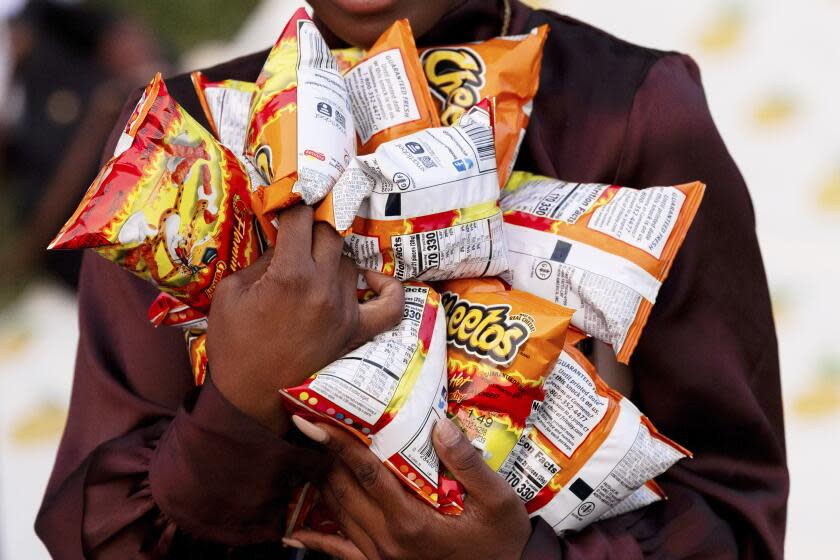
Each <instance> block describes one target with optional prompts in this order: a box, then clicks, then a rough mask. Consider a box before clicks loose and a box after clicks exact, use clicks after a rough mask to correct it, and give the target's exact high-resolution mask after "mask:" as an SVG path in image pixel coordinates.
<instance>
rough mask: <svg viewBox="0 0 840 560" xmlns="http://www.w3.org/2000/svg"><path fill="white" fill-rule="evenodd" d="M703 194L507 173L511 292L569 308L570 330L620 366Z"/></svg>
mask: <svg viewBox="0 0 840 560" xmlns="http://www.w3.org/2000/svg"><path fill="white" fill-rule="evenodd" d="M704 190H705V186H704V185H703V184H702V183H697V182H695V183H689V184H685V185H677V186H674V187H651V188H647V189H641V190H636V189H631V188H623V187H617V186H614V185H596V184H581V183H567V182H564V181H558V180H556V179H550V178H547V177H539V176H536V175H532V174H530V173H523V172H519V171H517V172H515V173H513V175H512V176H511V178H510V181H508V184H507V185H506V186H505V189H504V191H503V193H502V200H501V206H502V210H503V212H504V220H505V227H504V229H505V237H506V239H507V243H508V247H509V248H510V260H511V270H512V274H513V287H514V288H518V289H520V290H525V291H527V292H530V293H532V294H535V295H538V296H540V297H543V298H545V299H547V300H550V301H553V302H556V303H559V304H560V305H565V306H567V307H571V308H573V309H575V310H576V311H577V312H576V313H575V316H574V318H573V319H572V324H574V325H575V326H576V327H578V328H579V329H581V330H582V331H584V332H586V333H587V334H589V335H591V336H593V337H595V338H597V339H599V340H601V341H603V342H606V343H607V344H610V345H612V347H613V349H614V350H615V353H616V356H617V357H618V360H619V361H620V362H622V363H625V364H626V363H627V362H628V361H629V359H630V356H631V354H632V353H633V349H634V348H635V347H636V343H637V342H638V340H639V336H640V334H641V332H642V329H643V328H644V326H645V323H646V322H647V318H648V316H649V315H650V311H651V309H652V307H653V304H654V303H655V302H656V295H657V293H658V292H659V288H660V286H661V285H662V282H663V281H664V280H665V278H666V277H667V275H668V271H669V270H670V268H671V265H672V264H673V262H674V258H675V257H676V255H677V251H678V250H679V248H680V246H681V245H682V242H683V240H684V239H685V235H686V233H687V231H688V228H689V227H690V226H691V223H692V221H693V219H694V216H695V214H696V213H697V209H698V207H699V205H700V201H701V200H702V198H703V192H704Z"/></svg>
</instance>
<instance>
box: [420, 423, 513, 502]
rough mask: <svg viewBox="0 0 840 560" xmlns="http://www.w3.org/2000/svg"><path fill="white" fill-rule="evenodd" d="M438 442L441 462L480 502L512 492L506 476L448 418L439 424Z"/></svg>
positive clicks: (436, 448)
mask: <svg viewBox="0 0 840 560" xmlns="http://www.w3.org/2000/svg"><path fill="white" fill-rule="evenodd" d="M434 445H435V450H436V451H437V454H438V457H439V458H440V460H441V462H442V463H443V464H444V465H445V466H446V467H447V468H448V469H449V471H450V472H451V473H452V474H453V475H454V476H455V478H456V479H457V480H458V482H460V483H461V484H462V485H463V486H464V489H466V491H467V493H468V494H469V495H470V496H472V498H473V499H475V500H476V501H479V502H490V501H493V502H496V501H498V498H499V497H500V496H505V494H507V493H510V492H511V488H510V486H508V485H507V484H505V482H504V480H502V477H500V476H499V475H498V474H496V473H495V472H494V471H493V469H491V468H490V467H489V466H487V463H485V462H484V459H483V458H482V457H481V455H480V454H479V452H478V451H477V450H476V449H475V448H474V447H473V446H472V444H471V443H470V442H469V440H468V439H467V437H466V436H465V435H464V434H463V432H461V430H460V429H459V428H458V426H456V425H455V424H454V423H453V422H452V421H451V420H449V419H448V418H441V419H440V420H438V421H437V423H436V424H435V430H434Z"/></svg>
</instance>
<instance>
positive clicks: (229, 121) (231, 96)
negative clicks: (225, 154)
mask: <svg viewBox="0 0 840 560" xmlns="http://www.w3.org/2000/svg"><path fill="white" fill-rule="evenodd" d="M190 78H191V79H192V83H193V87H194V88H195V94H196V96H197V97H198V101H199V103H201V108H202V109H203V111H204V116H205V117H207V122H208V123H209V124H210V129H211V130H212V131H213V134H215V135H216V138H217V139H218V140H219V142H220V143H221V144H222V145H223V146H225V147H226V148H228V149H229V150H231V151H232V152H233V153H234V154H236V155H237V156H239V155H242V154H243V153H244V151H245V133H246V132H247V130H248V122H249V120H250V118H251V113H250V108H251V100H252V99H253V97H254V93H255V92H256V91H257V85H256V84H255V83H253V82H244V81H240V80H222V81H219V82H214V81H211V80H208V79H207V77H206V76H205V75H204V74H203V73H201V72H199V71H197V70H196V71H195V72H193V73H192V74H190Z"/></svg>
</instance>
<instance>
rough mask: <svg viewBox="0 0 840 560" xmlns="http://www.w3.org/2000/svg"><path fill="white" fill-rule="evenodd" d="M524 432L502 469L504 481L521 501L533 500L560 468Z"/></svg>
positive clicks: (528, 432)
mask: <svg viewBox="0 0 840 560" xmlns="http://www.w3.org/2000/svg"><path fill="white" fill-rule="evenodd" d="M529 434H530V430H526V432H525V433H523V434H522V437H520V438H519V441H518V442H516V447H514V449H513V452H512V453H511V455H510V457H509V460H508V462H507V463H506V464H505V465H504V466H503V467H502V469H503V474H504V477H505V481H506V482H507V483H508V484H510V486H511V487H512V488H513V489H514V491H515V492H516V495H517V496H519V497H520V498H521V499H522V500H523V501H526V502H527V501H528V500H533V499H534V497H536V495H537V494H538V493H539V491H540V490H542V489H543V488H544V487H545V485H546V484H548V483H549V481H550V480H551V479H552V478H553V477H554V475H555V474H557V473H558V472H560V466H559V465H557V463H555V462H554V460H552V458H551V457H550V456H549V455H548V454H547V453H546V452H545V451H543V450H542V449H540V447H539V446H538V445H537V444H536V443H534V441H532V440H531V438H530V437H529Z"/></svg>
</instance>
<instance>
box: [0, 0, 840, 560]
mask: <svg viewBox="0 0 840 560" xmlns="http://www.w3.org/2000/svg"><path fill="white" fill-rule="evenodd" d="M530 3H531V4H534V5H539V6H540V7H546V8H552V9H554V10H557V11H560V12H563V13H565V14H567V15H571V16H573V17H576V18H578V19H582V20H584V21H586V22H588V23H591V24H594V25H596V26H598V27H601V28H603V29H606V30H607V31H609V32H611V33H613V34H616V35H618V36H619V37H622V38H624V39H627V40H629V41H631V42H634V43H639V44H642V45H645V46H651V47H656V48H660V49H665V50H679V51H682V52H686V53H688V54H690V55H692V56H693V57H694V58H695V59H696V60H697V61H698V63H699V64H700V67H701V70H702V72H703V79H704V83H705V86H706V91H707V95H708V98H709V103H710V105H711V109H712V113H713V115H714V117H715V119H716V121H717V124H718V126H719V128H720V129H721V132H722V134H723V137H724V139H725V140H726V141H727V144H728V146H729V148H730V150H731V152H732V153H733V154H734V157H735V159H736V161H737V162H738V164H739V165H740V167H741V171H742V172H743V174H744V175H745V177H746V179H747V183H748V185H749V186H750V189H751V193H752V197H753V201H754V204H755V208H756V214H757V219H758V234H759V240H760V243H761V247H762V251H763V254H764V258H765V264H766V267H767V273H768V276H769V282H770V289H771V293H772V296H773V302H774V312H775V317H776V324H777V329H778V336H779V343H780V350H781V360H782V384H783V389H784V395H785V413H786V424H787V437H788V457H789V463H790V469H791V476H792V493H791V499H790V509H789V514H788V518H789V522H788V527H789V528H788V538H787V551H788V556H789V557H790V558H793V559H799V558H811V557H815V556H816V557H824V556H825V553H826V552H827V551H829V550H833V549H835V544H834V543H835V540H836V539H835V538H834V531H836V529H835V527H834V525H835V523H836V519H835V518H834V512H835V507H836V504H837V503H838V502H840V488H838V485H837V484H836V477H835V476H834V475H835V470H836V469H835V466H836V465H837V464H838V462H840V327H838V325H837V321H838V317H840V297H838V296H837V286H838V278H840V104H838V103H837V100H836V92H837V91H840V71H838V69H840V44H838V39H837V33H836V30H837V27H838V25H840V0H800V1H798V2H794V1H793V0H707V1H704V2H670V1H666V0H644V1H641V2H619V1H617V0H611V1H610V0H601V1H593V0H554V1H552V0H544V1H537V0H533V1H531V2H530ZM298 5H299V3H298V2H295V1H293V0H238V1H236V2H230V1H227V0H180V1H178V2H170V1H165V0H146V1H144V2H132V1H130V0H89V1H86V2H82V1H67V0H63V1H52V2H47V1H43V0H33V1H25V0H0V558H2V559H3V560H9V559H14V560H18V559H30V558H32V559H38V558H46V557H47V554H46V551H45V550H44V548H43V547H42V546H41V545H40V543H39V542H38V540H37V538H36V537H35V534H34V532H33V530H32V524H33V521H34V518H35V514H36V511H37V508H38V505H39V504H40V500H41V496H42V493H43V489H44V486H45V484H46V481H47V477H48V476H49V472H50V469H51V467H52V461H53V457H54V453H55V450H56V447H57V445H58V441H59V438H60V436H61V432H62V428H63V425H64V420H65V417H66V414H67V402H68V398H69V392H70V387H71V381H72V372H73V361H74V356H75V344H76V339H77V337H78V328H77V323H76V301H75V282H76V274H77V271H78V265H79V257H78V255H74V254H66V253H60V254H56V255H47V254H46V253H45V252H44V251H43V247H44V246H45V245H46V244H47V242H48V241H49V239H50V238H51V236H52V235H53V234H54V233H55V232H56V231H57V229H58V228H59V227H60V225H61V224H62V223H63V222H64V220H65V219H66V218H67V217H68V216H69V215H70V213H71V212H72V210H73V209H74V208H75V206H76V204H77V203H78V200H79V198H80V197H81V196H82V194H83V192H84V190H85V189H86V187H87V185H88V184H89V183H90V181H91V180H92V178H93V176H94V175H95V174H96V171H97V168H98V161H99V156H100V150H101V146H102V144H103V143H104V141H105V138H106V135H107V133H108V132H109V131H110V129H111V127H112V126H113V124H114V121H115V119H116V117H117V115H118V112H119V110H120V108H121V106H122V102H123V100H124V99H125V97H126V96H127V94H128V92H129V91H131V89H133V88H135V87H138V86H140V85H142V84H144V83H145V82H147V81H148V80H149V79H150V78H151V76H152V75H153V73H154V72H155V71H158V70H161V71H163V72H164V74H167V73H169V74H172V73H175V72H179V71H182V70H188V69H194V68H198V67H202V66H207V65H211V64H215V63H217V62H221V61H224V60H226V59H230V58H233V57H235V56H239V55H241V54H246V53H248V52H253V51H256V50H260V49H263V48H266V47H268V46H270V45H271V44H272V43H273V41H274V40H275V39H276V36H277V35H278V34H279V32H280V31H281V30H282V27H283V24H284V23H285V20H286V18H287V17H288V15H290V13H291V11H292V10H293V9H294V8H296V7H297V6H298ZM721 281H722V282H725V281H726V279H725V278H722V279H721ZM721 390H726V388H725V387H722V388H721ZM743 437H744V438H749V437H750V434H743Z"/></svg>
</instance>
